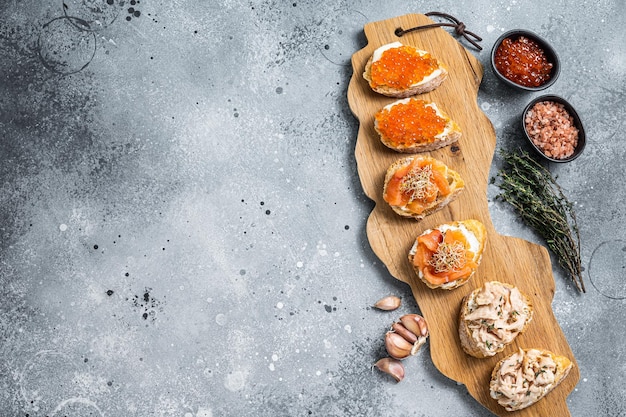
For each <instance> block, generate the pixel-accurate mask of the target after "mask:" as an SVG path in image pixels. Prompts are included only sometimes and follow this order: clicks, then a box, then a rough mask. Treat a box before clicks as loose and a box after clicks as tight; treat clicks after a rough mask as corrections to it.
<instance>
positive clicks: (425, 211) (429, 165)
mask: <svg viewBox="0 0 626 417" xmlns="http://www.w3.org/2000/svg"><path fill="white" fill-rule="evenodd" d="M464 188H465V182H464V181H463V179H462V178H461V175H459V173H458V172H456V171H453V170H452V169H450V168H448V166H447V165H446V164H444V163H443V162H442V161H440V160H438V159H435V158H432V157H430V156H426V155H415V156H408V157H405V158H402V159H399V160H397V161H396V162H394V163H393V164H391V166H389V168H388V169H387V173H386V175H385V183H384V187H383V198H384V200H385V201H386V202H387V203H389V205H390V206H391V208H392V209H393V211H395V212H396V213H398V214H399V215H400V216H403V217H412V218H414V219H417V220H421V219H423V218H424V217H426V216H427V215H429V214H431V213H433V212H435V211H437V210H439V209H441V208H442V207H444V206H446V205H447V204H449V203H450V202H451V201H452V200H454V199H455V198H456V197H458V195H459V194H460V193H461V191H462V190H463V189H464Z"/></svg>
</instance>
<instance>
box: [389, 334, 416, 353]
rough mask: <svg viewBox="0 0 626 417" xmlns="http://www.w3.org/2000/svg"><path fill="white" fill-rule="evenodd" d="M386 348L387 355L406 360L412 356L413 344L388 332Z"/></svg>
mask: <svg viewBox="0 0 626 417" xmlns="http://www.w3.org/2000/svg"><path fill="white" fill-rule="evenodd" d="M385 348H387V353H389V356H391V357H392V358H394V359H404V358H406V357H408V356H409V355H411V349H412V348H413V344H412V343H409V342H407V341H406V339H404V337H402V336H400V335H399V334H398V333H394V332H387V334H386V335H385Z"/></svg>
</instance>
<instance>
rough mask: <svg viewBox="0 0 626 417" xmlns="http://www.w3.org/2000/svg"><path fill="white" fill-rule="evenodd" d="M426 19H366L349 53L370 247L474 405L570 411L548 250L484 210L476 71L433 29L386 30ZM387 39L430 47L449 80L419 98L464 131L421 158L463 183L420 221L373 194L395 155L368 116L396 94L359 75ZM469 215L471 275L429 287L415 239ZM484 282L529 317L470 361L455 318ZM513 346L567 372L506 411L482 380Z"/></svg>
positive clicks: (487, 155)
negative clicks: (481, 236) (490, 351)
mask: <svg viewBox="0 0 626 417" xmlns="http://www.w3.org/2000/svg"><path fill="white" fill-rule="evenodd" d="M430 23H433V21H432V20H431V19H429V18H428V17H426V16H424V15H417V14H410V15H405V16H400V17H396V18H393V19H389V20H384V21H380V22H373V23H369V24H367V25H366V26H365V28H364V31H365V36H366V38H367V40H368V45H367V46H366V47H365V48H363V49H361V50H360V51H358V52H356V53H355V54H354V55H353V56H352V68H353V75H352V78H351V80H350V85H349V87H348V102H349V104H350V109H351V110H352V112H353V113H354V115H355V116H356V117H357V119H358V120H359V123H360V124H359V132H358V137H357V143H356V147H355V157H356V161H357V167H358V172H359V178H360V180H361V184H362V186H363V190H364V192H365V194H366V195H367V196H368V197H369V198H371V199H372V200H373V201H374V202H375V203H376V205H375V207H374V210H373V211H372V213H371V214H370V216H369V218H368V221H367V236H368V239H369V242H370V245H371V246H372V249H373V251H374V252H375V253H376V255H377V256H378V257H379V258H380V259H381V261H382V262H383V263H384V264H385V265H386V266H387V268H388V270H389V272H390V273H391V275H392V276H394V277H395V278H397V279H399V280H401V281H403V282H406V283H407V284H409V285H410V286H411V290H412V292H413V295H414V297H415V299H416V302H417V304H418V305H419V308H420V311H421V313H422V314H423V315H424V317H425V318H426V319H427V320H428V322H429V327H430V343H431V347H430V352H431V357H432V360H433V363H434V364H435V366H436V367H437V369H439V371H440V372H441V373H443V374H444V375H446V376H447V377H449V378H451V379H453V380H455V381H457V382H460V383H462V384H464V385H465V386H466V387H467V389H468V391H469V393H470V394H471V395H472V396H473V397H474V398H475V399H476V400H477V401H479V402H480V403H481V404H482V405H484V406H485V407H486V408H488V409H489V410H491V411H492V412H493V413H495V414H497V415H499V416H505V415H506V416H516V417H517V416H524V417H526V416H528V417H530V416H533V417H536V416H545V417H554V416H569V415H570V413H569V411H568V409H567V404H566V402H565V400H566V398H567V395H568V394H569V393H570V392H571V391H572V390H573V389H574V387H575V385H576V383H577V382H578V380H579V378H580V374H579V370H578V367H577V364H576V361H575V358H574V355H573V353H572V350H571V348H570V346H569V344H568V343H567V340H566V339H565V336H564V334H563V332H562V330H561V328H560V326H559V324H558V322H557V321H556V318H555V316H554V312H553V311H552V306H551V304H552V299H553V297H554V291H555V284H554V277H553V276H552V265H551V262H550V256H549V254H548V252H547V250H546V249H545V248H544V247H542V246H539V245H536V244H533V243H530V242H527V241H525V240H522V239H518V238H514V237H509V236H502V235H500V234H498V233H497V232H496V230H495V229H494V227H493V223H492V221H491V216H490V213H489V208H488V202H487V183H488V176H489V169H490V166H491V162H492V158H493V154H494V152H495V146H496V135H495V130H494V128H493V125H492V124H491V122H490V121H489V119H488V118H487V116H486V115H485V114H484V113H483V112H482V111H481V110H480V108H479V107H478V103H477V97H478V88H479V86H480V83H481V81H482V77H483V67H482V65H481V64H480V62H479V61H478V60H477V59H476V58H475V57H474V56H473V55H472V54H471V53H470V52H468V51H467V50H466V49H465V48H464V47H463V46H462V45H461V44H460V43H459V42H457V40H456V39H455V38H453V37H452V36H451V35H450V34H449V33H448V32H447V31H446V30H444V29H442V28H432V29H427V30H423V31H415V32H411V33H409V34H406V35H404V36H402V37H398V36H397V35H396V33H395V30H396V29H397V28H399V27H401V28H404V29H406V28H410V27H414V26H419V25H425V24H430ZM396 41H399V42H402V43H404V44H408V45H413V46H415V47H417V48H418V49H422V50H426V51H429V52H431V54H432V55H433V56H434V57H435V58H437V59H438V60H439V61H441V62H443V63H444V64H445V65H446V66H447V67H448V70H449V76H448V79H447V80H446V81H445V82H444V83H443V84H442V85H441V86H440V87H439V88H437V89H436V90H434V91H432V92H430V93H427V94H423V95H421V96H420V98H423V99H424V100H428V101H434V102H435V103H437V105H438V106H440V107H441V108H442V109H443V110H444V111H445V112H446V113H447V114H448V115H450V117H451V118H452V119H453V120H455V121H456V122H457V123H458V124H459V125H460V127H461V129H462V131H463V137H462V138H461V139H460V140H459V142H457V143H456V144H454V146H448V147H446V148H442V149H439V150H436V151H433V152H429V154H430V155H431V156H433V157H435V158H437V159H440V160H442V161H443V162H445V163H446V164H447V165H448V166H450V167H451V168H452V169H454V170H455V171H458V172H459V173H460V174H461V176H462V177H463V178H464V180H465V183H466V188H465V190H464V191H463V193H462V194H461V196H460V197H459V198H458V199H457V200H455V201H454V202H452V203H451V204H449V205H448V206H446V207H445V208H444V209H442V210H440V211H438V212H436V213H434V214H431V215H430V216H428V217H426V218H425V219H424V220H422V221H420V222H417V221H414V220H412V219H407V218H402V217H400V216H398V215H397V214H396V213H394V212H393V211H392V210H391V208H390V207H389V206H388V205H387V204H386V203H385V202H384V201H383V199H382V189H383V181H384V175H385V172H386V170H387V167H388V166H389V165H390V164H391V163H392V162H394V161H396V160H397V159H399V158H400V157H402V156H403V155H401V154H398V153H396V152H394V151H393V150H390V149H388V148H386V147H385V146H384V145H382V143H381V142H380V139H379V138H378V135H377V133H376V131H375V130H374V114H375V113H376V112H377V111H378V110H380V109H381V108H382V107H383V106H385V105H387V104H389V103H391V102H393V101H394V100H395V99H392V98H389V97H384V96H381V95H379V94H376V93H375V92H373V91H372V90H371V88H370V87H369V85H368V84H367V82H366V81H365V80H364V79H363V76H362V74H363V70H364V67H365V63H366V62H367V60H368V59H369V57H370V56H371V55H372V53H373V52H374V50H375V49H376V48H378V47H379V46H381V45H384V44H387V43H391V42H396ZM469 218H474V219H477V220H480V221H481V222H482V223H483V224H484V225H485V227H486V228H487V246H486V248H485V251H484V253H483V260H482V262H481V264H480V267H479V269H478V271H477V273H476V275H475V276H474V277H473V278H472V279H471V280H470V281H469V283H468V284H466V285H464V286H462V287H460V288H458V289H456V290H453V291H445V290H431V289H429V288H428V287H426V286H425V285H424V284H423V283H422V282H421V281H420V280H419V279H418V278H417V277H416V276H415V273H414V272H413V269H412V267H411V266H410V265H409V263H408V260H407V254H408V251H409V249H410V247H411V246H412V244H413V242H414V240H415V238H416V237H417V236H418V235H419V234H420V233H421V232H422V231H424V230H426V229H428V228H432V227H435V226H436V225H438V224H441V223H445V222H451V221H456V220H465V219H469ZM491 280H498V281H501V282H506V283H511V284H513V285H515V286H517V287H518V288H519V289H520V290H521V291H522V292H524V293H525V294H527V295H528V296H530V298H531V300H532V303H533V305H534V308H535V309H534V317H533V321H532V323H531V324H530V326H529V327H528V329H527V331H526V332H525V333H524V334H523V335H521V336H520V337H518V338H517V339H516V340H515V341H514V342H513V343H512V344H511V345H510V346H508V347H507V349H505V350H504V351H503V352H502V353H500V354H498V355H496V356H495V357H493V358H489V359H476V358H472V357H470V356H468V355H466V354H465V353H464V352H463V350H462V349H461V346H460V341H459V336H458V328H457V321H458V314H459V311H460V306H461V300H462V298H463V297H464V296H465V295H466V294H468V293H470V292H471V291H472V290H473V289H475V288H476V287H478V286H480V285H482V284H483V283H484V282H486V281H491ZM519 347H522V348H540V349H547V350H550V351H553V352H555V353H557V354H559V355H564V356H567V357H569V358H570V359H571V360H572V362H573V363H574V368H573V369H572V371H571V372H570V375H569V376H568V377H567V378H566V379H565V380H564V381H563V382H562V383H561V384H560V385H559V386H558V387H557V388H556V389H555V390H554V391H553V392H552V393H550V394H549V396H548V397H546V398H545V399H543V400H542V401H540V402H538V403H537V404H534V405H533V406H531V407H529V408H526V409H524V410H521V411H517V412H507V411H505V410H504V408H502V407H500V406H499V405H498V404H497V402H496V401H495V400H493V399H492V398H491V397H490V396H489V378H490V375H491V371H492V369H493V367H494V366H495V364H496V362H498V361H499V360H500V359H502V357H503V355H508V354H510V353H513V352H515V351H516V350H517V349H518V348H519Z"/></svg>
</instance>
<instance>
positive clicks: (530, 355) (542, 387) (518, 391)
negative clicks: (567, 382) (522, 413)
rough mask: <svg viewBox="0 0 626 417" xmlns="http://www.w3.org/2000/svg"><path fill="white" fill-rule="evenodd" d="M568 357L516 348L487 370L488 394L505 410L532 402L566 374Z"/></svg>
mask: <svg viewBox="0 0 626 417" xmlns="http://www.w3.org/2000/svg"><path fill="white" fill-rule="evenodd" d="M573 366H574V365H573V363H572V361H571V360H570V359H569V358H567V357H565V356H559V355H556V354H554V353H552V352H550V351H547V350H541V349H520V350H519V351H517V352H516V353H513V354H512V355H510V356H508V357H506V358H504V359H502V360H501V361H500V362H498V363H497V364H496V366H495V367H494V368H493V372H492V373H491V381H490V382H489V394H490V395H491V398H493V399H495V400H497V401H498V404H500V405H501V406H502V407H504V408H505V409H506V410H507V411H517V410H521V409H523V408H526V407H528V406H531V405H533V404H535V403H536V402H537V401H539V400H540V399H542V398H543V397H545V396H546V395H547V394H548V393H550V392H551V391H552V390H553V389H554V388H556V387H557V386H558V385H559V384H560V383H561V381H563V379H565V377H566V376H567V375H568V374H569V372H570V370H571V369H572V367H573Z"/></svg>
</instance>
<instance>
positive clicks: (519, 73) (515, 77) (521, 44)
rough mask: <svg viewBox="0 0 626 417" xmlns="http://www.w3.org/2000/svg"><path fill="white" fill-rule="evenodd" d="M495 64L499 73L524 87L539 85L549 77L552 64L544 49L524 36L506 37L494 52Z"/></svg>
mask: <svg viewBox="0 0 626 417" xmlns="http://www.w3.org/2000/svg"><path fill="white" fill-rule="evenodd" d="M495 66H496V69H497V70H498V72H499V73H500V74H502V75H503V76H504V77H505V78H507V79H509V80H511V81H513V82H514V83H516V84H519V85H523V86H524V87H539V86H541V85H543V84H545V83H546V82H547V81H548V80H549V79H550V73H551V71H552V67H553V64H552V63H550V62H548V58H547V57H546V54H545V52H544V50H543V49H542V48H541V47H540V46H539V45H538V44H537V43H536V42H535V41H533V40H530V39H528V38H526V37H524V36H520V37H518V38H517V39H512V38H506V39H504V40H503V41H502V43H501V44H500V46H498V49H496V54H495Z"/></svg>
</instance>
